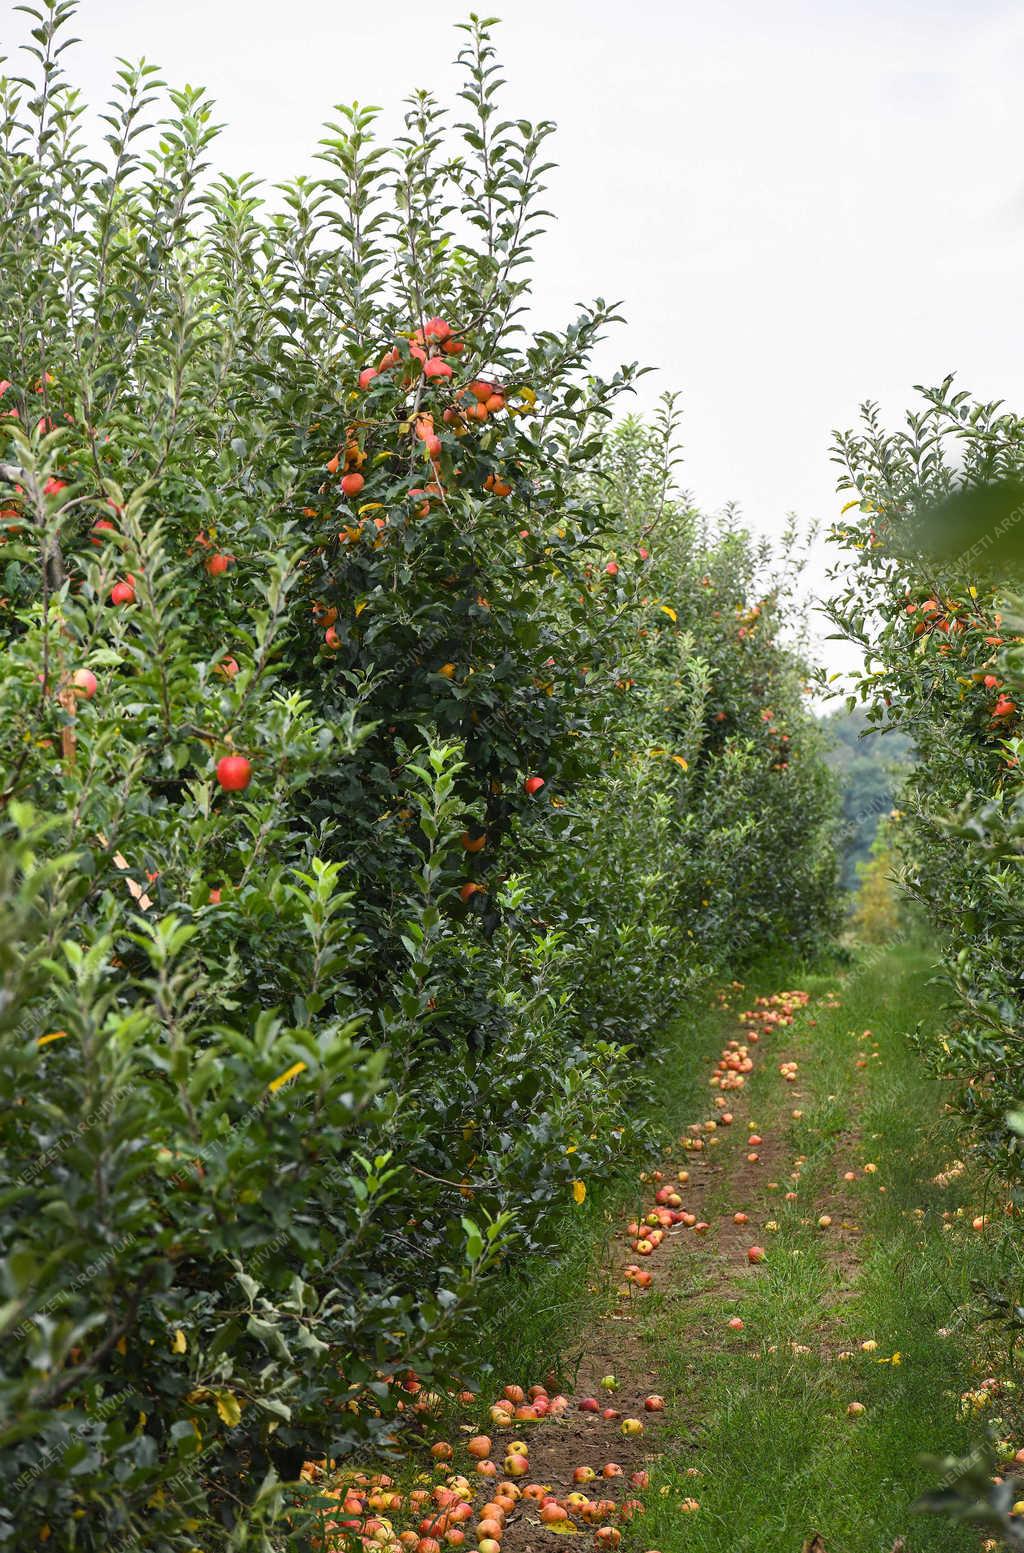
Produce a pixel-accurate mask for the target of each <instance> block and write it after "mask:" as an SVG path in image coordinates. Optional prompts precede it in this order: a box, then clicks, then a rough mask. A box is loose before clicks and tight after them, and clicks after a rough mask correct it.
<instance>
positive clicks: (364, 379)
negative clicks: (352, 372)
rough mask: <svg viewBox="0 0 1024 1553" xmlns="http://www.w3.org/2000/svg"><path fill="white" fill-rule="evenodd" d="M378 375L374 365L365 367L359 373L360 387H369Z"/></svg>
mask: <svg viewBox="0 0 1024 1553" xmlns="http://www.w3.org/2000/svg"><path fill="white" fill-rule="evenodd" d="M376 376H377V373H376V371H375V370H374V368H373V367H364V368H363V370H362V372H360V374H359V387H360V388H369V386H370V384H371V383H372V382H373V380H374V378H375V377H376Z"/></svg>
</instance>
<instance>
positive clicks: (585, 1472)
mask: <svg viewBox="0 0 1024 1553" xmlns="http://www.w3.org/2000/svg"><path fill="white" fill-rule="evenodd" d="M596 1477H597V1473H596V1472H595V1471H594V1469H593V1467H574V1468H573V1473H572V1480H573V1482H574V1483H592V1482H593V1481H594V1479H595V1478H596Z"/></svg>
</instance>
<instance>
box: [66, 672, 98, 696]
mask: <svg viewBox="0 0 1024 1553" xmlns="http://www.w3.org/2000/svg"><path fill="white" fill-rule="evenodd" d="M97 684H98V681H97V679H96V676H95V674H94V673H93V672H92V669H76V670H75V672H74V673H73V674H72V676H71V686H72V689H73V690H74V692H75V694H76V695H78V696H82V697H84V699H85V700H86V701H91V700H92V698H93V696H94V695H95V694H96V687H97Z"/></svg>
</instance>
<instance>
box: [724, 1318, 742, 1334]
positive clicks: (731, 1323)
mask: <svg viewBox="0 0 1024 1553" xmlns="http://www.w3.org/2000/svg"><path fill="white" fill-rule="evenodd" d="M726 1325H727V1326H728V1327H729V1328H730V1330H731V1331H733V1332H742V1331H743V1318H742V1316H730V1317H729V1320H728V1321H727V1322H726Z"/></svg>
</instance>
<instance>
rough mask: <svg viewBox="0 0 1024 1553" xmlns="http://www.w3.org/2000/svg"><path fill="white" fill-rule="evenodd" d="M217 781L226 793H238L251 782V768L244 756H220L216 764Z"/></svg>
mask: <svg viewBox="0 0 1024 1553" xmlns="http://www.w3.org/2000/svg"><path fill="white" fill-rule="evenodd" d="M217 781H218V782H219V783H220V785H221V787H223V789H224V791H225V792H227V793H240V792H242V790H243V789H244V788H246V787H248V786H249V783H250V782H251V781H252V766H251V765H250V764H249V762H248V761H247V760H246V758H245V756H244V755H222V756H221V758H220V760H218V762H217Z"/></svg>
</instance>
